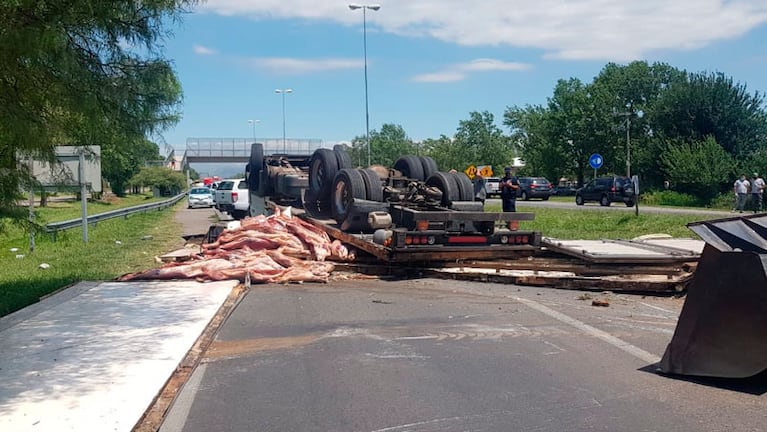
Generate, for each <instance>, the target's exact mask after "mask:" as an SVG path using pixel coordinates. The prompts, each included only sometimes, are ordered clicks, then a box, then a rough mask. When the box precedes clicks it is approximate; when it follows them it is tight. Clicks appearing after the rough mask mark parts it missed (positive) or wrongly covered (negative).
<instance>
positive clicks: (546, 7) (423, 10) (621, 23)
mask: <svg viewBox="0 0 767 432" xmlns="http://www.w3.org/2000/svg"><path fill="white" fill-rule="evenodd" d="M200 10H202V11H207V12H212V13H218V14H221V15H246V16H250V17H252V18H253V19H274V18H299V19H307V20H332V21H337V22H340V23H342V24H345V25H350V26H359V25H360V24H361V23H360V21H361V20H362V19H361V16H360V15H361V13H360V11H359V10H358V11H350V10H349V9H348V7H347V5H346V2H341V1H339V2H329V1H322V2H318V1H316V0H208V1H207V2H205V3H204V4H203V6H201V9H200ZM367 20H368V23H369V24H370V26H372V27H374V28H375V29H377V30H382V31H385V32H389V33H394V34H399V35H408V36H420V37H431V38H435V39H439V40H442V41H446V42H451V43H456V44H459V45H467V46H492V45H505V46H515V47H525V48H537V49H541V50H543V51H544V52H545V53H546V54H545V56H546V57H549V58H561V59H595V60H615V61H626V60H634V59H639V58H643V57H644V56H646V55H647V53H650V52H652V51H657V50H691V49H696V48H699V47H702V46H705V45H707V44H709V43H712V42H714V41H718V40H725V39H733V38H737V37H739V36H741V35H743V34H744V33H746V32H748V31H750V30H753V29H754V28H756V27H758V26H760V25H762V24H764V23H767V2H765V1H764V0H673V1H669V0H644V1H631V2H629V1H625V0H516V1H510V0H484V1H482V2H467V1H465V0H387V1H386V2H385V3H383V4H382V8H381V10H379V11H377V12H374V11H368V12H367Z"/></svg>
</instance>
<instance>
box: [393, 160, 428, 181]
mask: <svg viewBox="0 0 767 432" xmlns="http://www.w3.org/2000/svg"><path fill="white" fill-rule="evenodd" d="M394 169H395V170H397V171H400V172H401V173H402V175H404V176H405V177H407V178H411V179H414V180H420V181H424V180H425V178H424V176H423V165H421V160H420V159H418V157H417V156H402V157H401V158H399V159H397V161H396V162H394Z"/></svg>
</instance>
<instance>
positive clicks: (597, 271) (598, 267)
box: [442, 256, 697, 276]
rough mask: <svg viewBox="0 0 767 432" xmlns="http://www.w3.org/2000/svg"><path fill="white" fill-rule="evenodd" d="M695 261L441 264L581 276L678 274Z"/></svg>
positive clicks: (565, 260)
mask: <svg viewBox="0 0 767 432" xmlns="http://www.w3.org/2000/svg"><path fill="white" fill-rule="evenodd" d="M696 264H697V263H694V262H692V263H681V264H680V263H671V264H669V265H650V264H648V265H626V264H594V263H587V262H583V261H578V260H575V259H571V258H565V257H562V258H547V257H537V256H536V257H531V258H529V259H520V260H512V261H474V260H468V261H460V262H457V263H456V262H452V263H451V262H447V263H444V264H443V265H442V267H459V268H461V267H469V268H484V269H496V270H498V271H500V270H530V271H560V272H569V273H573V274H576V275H581V276H609V275H616V276H617V275H626V274H646V275H680V274H684V273H691V272H692V271H694V269H695V266H696Z"/></svg>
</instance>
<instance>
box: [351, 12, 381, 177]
mask: <svg viewBox="0 0 767 432" xmlns="http://www.w3.org/2000/svg"><path fill="white" fill-rule="evenodd" d="M349 9H351V10H357V9H362V49H363V53H364V58H365V144H366V145H367V148H368V166H370V112H369V111H368V30H367V13H366V11H367V10H368V9H370V10H372V11H377V10H378V9H381V5H377V4H371V5H366V4H365V5H360V4H355V3H352V4H350V5H349Z"/></svg>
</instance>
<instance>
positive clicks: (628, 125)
mask: <svg viewBox="0 0 767 432" xmlns="http://www.w3.org/2000/svg"><path fill="white" fill-rule="evenodd" d="M615 115H616V116H625V117H626V177H628V178H631V116H633V115H634V113H633V112H631V111H627V112H621V113H616V114H615Z"/></svg>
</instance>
